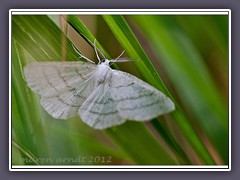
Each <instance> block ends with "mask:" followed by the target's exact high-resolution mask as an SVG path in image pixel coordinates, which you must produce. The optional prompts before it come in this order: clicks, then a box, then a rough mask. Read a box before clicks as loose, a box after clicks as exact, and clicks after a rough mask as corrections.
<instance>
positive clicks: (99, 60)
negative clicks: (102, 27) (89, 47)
mask: <svg viewBox="0 0 240 180" xmlns="http://www.w3.org/2000/svg"><path fill="white" fill-rule="evenodd" d="M94 50H95V54H96V56H97V58H98V63H99V64H100V63H101V59H100V58H99V55H98V52H97V47H96V38H95V39H94Z"/></svg>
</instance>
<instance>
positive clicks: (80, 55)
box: [71, 44, 95, 64]
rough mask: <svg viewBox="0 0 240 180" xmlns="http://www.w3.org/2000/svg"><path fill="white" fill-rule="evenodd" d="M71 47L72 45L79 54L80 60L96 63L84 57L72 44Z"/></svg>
mask: <svg viewBox="0 0 240 180" xmlns="http://www.w3.org/2000/svg"><path fill="white" fill-rule="evenodd" d="M71 45H72V47H73V49H74V51H75V52H76V53H77V54H78V56H79V58H83V59H85V60H87V61H88V62H90V63H93V64H95V62H93V61H92V60H90V59H88V58H87V57H86V56H83V55H82V54H81V53H80V52H79V51H78V50H77V48H76V47H75V46H74V45H73V44H71Z"/></svg>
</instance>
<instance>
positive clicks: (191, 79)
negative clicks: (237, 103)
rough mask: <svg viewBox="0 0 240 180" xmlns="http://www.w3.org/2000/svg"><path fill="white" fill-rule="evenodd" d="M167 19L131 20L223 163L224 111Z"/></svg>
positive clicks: (203, 68) (225, 146)
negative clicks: (149, 43) (141, 32)
mask: <svg viewBox="0 0 240 180" xmlns="http://www.w3.org/2000/svg"><path fill="white" fill-rule="evenodd" d="M171 18H173V17H170V16H158V17H156V16H137V17H136V16H135V17H134V20H135V22H137V24H138V25H139V26H140V27H141V29H142V30H143V31H144V33H145V35H146V36H147V37H148V39H149V40H150V41H151V43H152V44H153V46H154V48H155V51H156V53H157V54H159V56H162V57H163V58H162V59H161V62H162V64H163V65H164V67H165V69H166V71H167V73H168V75H169V77H170V79H171V81H172V82H173V84H174V85H175V87H176V89H177V91H178V93H179V97H180V98H181V99H182V102H183V104H185V106H186V108H187V109H189V110H190V111H191V112H192V113H194V114H195V117H197V119H196V120H198V122H199V123H200V124H201V126H202V127H203V128H204V130H205V132H206V133H207V135H208V137H210V139H211V141H212V143H213V144H214V145H215V147H216V149H217V151H218V152H219V153H220V155H221V157H222V158H223V160H224V161H225V163H227V161H228V113H227V109H228V108H227V106H226V105H225V104H224V101H223V99H222V97H221V96H220V94H219V92H218V90H217V88H216V86H215V84H214V81H213V79H212V78H211V77H210V75H209V72H208V71H207V69H206V66H205V64H204V61H203V59H201V56H200V55H199V53H198V52H197V50H196V49H195V48H194V46H193V45H192V43H191V42H190V40H189V39H188V37H187V36H186V35H185V34H184V33H183V32H181V31H180V29H179V27H178V25H177V24H175V22H174V20H172V19H171ZM194 21H195V20H194ZM194 23H195V22H194ZM149 26H150V27H152V28H148V27H149ZM209 43H210V42H209Z"/></svg>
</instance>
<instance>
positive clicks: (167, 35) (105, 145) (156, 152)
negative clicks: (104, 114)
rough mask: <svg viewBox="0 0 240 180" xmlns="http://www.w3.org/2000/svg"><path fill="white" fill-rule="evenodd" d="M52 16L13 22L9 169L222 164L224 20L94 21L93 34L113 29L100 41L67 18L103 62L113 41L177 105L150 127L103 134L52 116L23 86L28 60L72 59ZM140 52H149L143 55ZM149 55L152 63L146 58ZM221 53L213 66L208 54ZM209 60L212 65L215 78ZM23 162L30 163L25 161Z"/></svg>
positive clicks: (76, 120) (76, 19)
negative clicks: (103, 159) (15, 166)
mask: <svg viewBox="0 0 240 180" xmlns="http://www.w3.org/2000/svg"><path fill="white" fill-rule="evenodd" d="M56 17H58V16H55V17H54V18H56ZM51 18H52V19H53V17H51ZM51 18H49V17H48V16H42V15H41V16H39V15H36V16H22V15H14V16H13V17H12V139H13V142H12V147H13V151H12V156H13V158H14V162H13V164H25V165H29V164H35V165H39V164H40V165H41V164H105V165H106V163H104V162H88V163H86V162H72V161H71V162H70V161H54V162H49V161H48V162H42V161H37V160H38V159H37V158H50V159H55V160H56V159H58V158H64V157H65V158H77V157H79V156H86V157H91V156H92V157H96V156H103V157H107V156H111V157H112V162H111V163H110V164H158V165H168V164H196V163H200V164H216V163H217V164H218V163H222V164H227V163H228V111H227V109H228V106H227V103H226V100H227V97H226V95H227V92H225V89H224V88H222V89H221V86H220V85H219V84H218V81H219V82H221V81H224V80H226V77H227V68H226V67H225V65H227V63H228V59H227V54H228V49H227V43H226V41H227V37H226V36H227V33H226V32H227V30H226V28H227V21H226V18H227V17H226V16H219V17H215V16H205V17H203V16H196V19H197V20H198V22H199V23H200V24H199V25H198V24H197V23H196V19H195V17H193V16H148V15H146V16H142V15H141V16H140V15H139V16H127V17H123V16H119V15H117V16H112V15H104V16H103V17H101V16H97V21H98V22H99V23H98V26H97V27H96V28H97V29H98V32H104V31H108V32H111V31H112V34H111V33H106V34H104V33H101V38H100V37H99V38H98V36H96V35H94V34H93V33H92V32H91V29H90V28H88V27H87V25H86V24H85V23H83V21H81V18H79V17H77V16H72V15H71V16H66V17H65V20H66V22H67V23H68V24H69V26H70V27H71V28H72V29H73V30H74V31H75V32H77V34H78V35H80V36H81V37H83V39H85V41H86V42H87V43H88V44H89V45H90V46H93V44H92V43H93V42H94V40H95V39H96V46H97V47H98V49H100V50H101V51H102V52H103V53H104V55H105V56H106V57H107V58H109V59H110V58H111V57H110V54H111V50H112V49H114V47H112V44H117V45H118V46H119V45H120V46H122V48H123V49H124V50H125V52H126V54H127V56H128V57H129V58H130V59H133V60H136V61H134V62H133V63H132V64H130V65H131V67H135V69H133V71H134V72H135V73H136V74H138V76H139V77H140V78H142V79H144V80H145V81H146V82H148V83H149V84H151V85H153V86H154V87H156V88H158V89H159V90H161V91H163V92H164V93H165V94H166V95H167V96H169V97H170V98H171V99H172V100H173V101H174V102H175V105H176V110H175V111H174V112H172V113H170V114H169V115H164V116H161V117H159V118H157V119H154V120H152V121H150V123H141V122H132V121H129V122H127V123H125V124H123V125H120V126H116V127H113V128H109V129H107V130H104V131H99V130H94V129H92V128H90V127H88V126H87V125H85V124H84V123H82V122H81V120H79V117H75V118H71V119H69V120H67V121H59V120H55V119H53V118H52V117H50V116H49V115H48V114H47V113H46V112H45V111H44V110H43V109H42V107H41V106H40V105H39V97H37V96H36V95H35V94H34V93H32V92H31V91H30V90H29V89H28V87H27V84H26V83H25V81H24V77H23V74H22V69H23V67H24V66H25V64H26V61H29V59H31V60H36V61H61V60H77V54H76V52H74V50H73V48H72V46H71V44H72V43H71V40H70V39H69V38H68V37H67V35H68V34H67V35H65V34H64V33H63V31H62V30H61V29H60V28H59V27H58V26H57V25H58V23H57V24H56V23H54V22H53V21H52V20H51ZM56 22H58V21H56ZM197 25H198V26H199V28H197V27H196V26H197ZM200 28H202V30H200ZM132 29H134V32H133V30H132ZM135 34H136V35H137V36H136V35H135ZM199 36H204V37H205V38H206V39H207V42H208V46H209V47H211V46H212V50H213V52H209V51H208V49H207V48H206V47H205V46H204V45H205V43H204V42H202V41H200V40H201V38H199ZM111 38H112V39H113V40H112V41H109V42H108V41H107V39H111ZM99 39H103V40H102V41H101V42H100V40H99ZM138 39H141V41H144V42H145V43H146V44H143V43H140V42H139V41H138ZM104 40H105V41H104ZM108 43H111V45H109V44H108ZM104 47H110V48H111V49H109V50H106V49H107V48H104ZM146 47H151V50H152V51H144V48H146ZM63 49H64V50H65V51H64V52H65V55H63ZM80 49H81V48H80ZM153 53H154V54H155V61H154V60H153V61H150V59H149V57H148V54H153ZM211 53H214V55H215V56H213V55H212V54H211ZM212 56H213V58H212ZM219 56H221V58H220V59H219V60H218V61H214V57H219ZM219 61H220V62H219ZM153 62H154V64H161V68H162V69H163V70H164V72H165V73H164V72H161V73H160V71H159V70H157V69H156V68H155V66H154V65H153ZM218 62H219V63H218ZM213 63H218V65H217V66H218V71H217V72H215V74H214V73H213V70H214V67H212V65H213ZM211 64H212V65H211ZM130 65H129V64H128V63H126V65H124V66H125V67H129V66H130ZM214 65H215V64H214ZM122 67H123V66H122ZM131 67H130V69H132V68H131ZM115 68H117V67H116V66H115ZM217 73H220V74H221V76H220V77H219V76H218V74H217ZM159 74H164V77H165V80H166V81H169V82H168V84H171V86H170V87H171V89H170V90H169V89H168V88H167V87H166V85H165V84H164V83H163V81H162V79H161V78H160V75H159ZM220 78H222V79H220ZM226 84H227V83H226ZM170 92H171V93H170ZM210 150H211V152H213V151H214V153H210ZM24 158H25V159H26V158H27V159H30V160H29V161H24Z"/></svg>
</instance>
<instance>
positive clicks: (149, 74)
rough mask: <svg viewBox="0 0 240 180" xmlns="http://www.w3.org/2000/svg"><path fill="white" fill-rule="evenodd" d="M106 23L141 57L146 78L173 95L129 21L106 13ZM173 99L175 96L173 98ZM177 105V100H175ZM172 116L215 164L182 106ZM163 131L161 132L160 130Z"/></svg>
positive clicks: (133, 55) (129, 50)
mask: <svg viewBox="0 0 240 180" xmlns="http://www.w3.org/2000/svg"><path fill="white" fill-rule="evenodd" d="M103 17H104V19H105V21H106V23H107V24H108V26H109V27H110V29H111V30H112V32H113V34H114V35H115V36H116V38H117V40H118V41H119V43H120V44H121V45H122V47H123V48H124V49H125V51H126V52H127V54H128V55H129V57H130V58H132V59H141V60H142V63H139V62H135V63H134V64H135V66H136V67H137V69H138V70H139V72H141V74H142V75H143V78H144V80H146V81H147V82H148V83H150V84H152V85H153V86H155V87H156V88H158V89H159V90H161V91H163V92H164V93H165V94H166V95H167V96H169V97H172V96H171V94H170V93H169V92H168V90H167V88H166V86H165V85H164V84H163V82H162V81H161V79H160V77H159V75H158V73H157V72H156V70H155V69H154V67H153V65H152V63H151V61H150V60H149V59H148V57H147V55H146V54H145V52H144V51H143V49H142V47H141V46H140V44H139V42H138V41H137V39H136V37H135V36H134V34H133V32H132V31H131V29H130V27H129V26H128V24H127V22H126V21H125V19H124V18H123V17H122V16H115V15H113V16H112V15H104V16H103ZM146 22H147V21H146ZM172 99H173V98H172ZM175 105H176V102H175ZM171 115H172V117H173V118H174V119H175V121H176V122H177V123H178V126H179V127H180V129H181V130H182V133H184V134H185V137H186V138H187V139H188V141H189V142H190V144H191V145H192V146H193V148H194V149H195V151H196V152H197V154H198V155H199V157H200V158H201V159H202V160H203V162H204V163H206V164H214V161H213V159H212V157H211V155H210V154H209V152H208V151H207V149H206V147H205V146H204V144H203V143H202V141H201V139H200V138H199V137H198V135H197V134H196V132H195V130H194V129H193V128H192V126H191V124H189V122H188V121H187V119H186V118H185V116H184V114H183V113H182V111H181V110H180V108H179V107H178V106H177V105H176V110H175V111H174V112H172V113H171ZM160 133H161V132H160Z"/></svg>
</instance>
